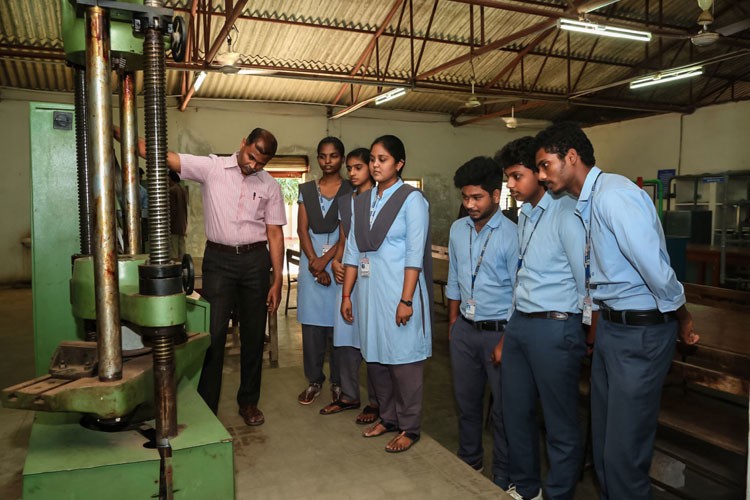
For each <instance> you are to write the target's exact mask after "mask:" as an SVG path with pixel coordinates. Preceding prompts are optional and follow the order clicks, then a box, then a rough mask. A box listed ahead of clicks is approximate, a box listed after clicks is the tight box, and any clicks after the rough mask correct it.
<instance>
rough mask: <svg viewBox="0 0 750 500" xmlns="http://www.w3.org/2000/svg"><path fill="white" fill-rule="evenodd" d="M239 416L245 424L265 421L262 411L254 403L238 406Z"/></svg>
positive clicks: (258, 423) (259, 423)
mask: <svg viewBox="0 0 750 500" xmlns="http://www.w3.org/2000/svg"><path fill="white" fill-rule="evenodd" d="M240 416H241V417H242V418H243V419H244V420H245V424H246V425H253V426H254V425H261V424H262V423H263V422H265V421H266V417H264V416H263V412H262V411H260V410H259V409H258V407H257V406H255V405H247V406H240Z"/></svg>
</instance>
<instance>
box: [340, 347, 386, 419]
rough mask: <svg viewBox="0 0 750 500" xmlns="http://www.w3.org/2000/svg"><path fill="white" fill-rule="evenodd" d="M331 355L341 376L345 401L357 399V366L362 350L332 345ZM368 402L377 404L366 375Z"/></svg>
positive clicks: (342, 393) (373, 390) (360, 362)
mask: <svg viewBox="0 0 750 500" xmlns="http://www.w3.org/2000/svg"><path fill="white" fill-rule="evenodd" d="M333 356H334V357H335V358H336V366H337V367H338V369H339V375H340V377H341V395H342V397H343V398H344V399H345V400H347V401H359V397H360V394H359V367H360V365H361V364H362V352H361V351H360V350H359V349H357V348H356V347H351V346H341V347H334V349H333ZM367 396H368V403H369V404H370V405H372V406H378V400H377V398H376V397H375V389H374V388H373V386H372V380H371V379H370V377H367Z"/></svg>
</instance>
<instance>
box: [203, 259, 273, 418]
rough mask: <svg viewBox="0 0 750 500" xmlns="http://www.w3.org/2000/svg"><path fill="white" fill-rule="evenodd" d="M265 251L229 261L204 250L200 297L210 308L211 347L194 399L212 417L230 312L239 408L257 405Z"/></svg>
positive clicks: (267, 266)
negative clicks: (236, 324) (236, 337)
mask: <svg viewBox="0 0 750 500" xmlns="http://www.w3.org/2000/svg"><path fill="white" fill-rule="evenodd" d="M270 269H271V258H270V256H269V254H268V249H267V248H265V247H261V248H258V249H256V250H254V251H251V252H249V253H244V254H239V255H234V254H228V253H220V252H217V251H216V250H212V249H211V248H206V253H205V254H204V256H203V289H202V294H203V298H205V299H206V300H207V301H208V302H209V303H210V304H211V346H210V347H209V348H208V351H206V357H205V359H204V362H203V372H201V378H200V382H199V383H198V393H199V394H200V395H201V396H202V397H203V400H204V401H205V402H206V404H207V405H208V407H209V408H211V410H212V411H213V412H214V413H216V412H217V411H218V408H219V396H220V394H221V379H222V370H223V367H224V345H225V344H226V340H227V327H228V325H229V317H230V315H231V314H232V310H234V311H236V312H237V316H238V317H239V320H240V343H241V346H240V389H239V391H238V392H237V403H238V404H239V405H240V406H244V405H257V404H258V399H259V398H260V376H261V367H262V366H263V341H264V338H265V333H266V317H267V316H268V308H267V307H266V298H267V296H268V289H269V287H270V283H269V279H270V277H269V273H270Z"/></svg>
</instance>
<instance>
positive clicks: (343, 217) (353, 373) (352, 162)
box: [320, 148, 378, 424]
mask: <svg viewBox="0 0 750 500" xmlns="http://www.w3.org/2000/svg"><path fill="white" fill-rule="evenodd" d="M369 162H370V150H369V149H367V148H358V149H355V150H354V151H352V152H350V153H349V154H348V155H347V156H346V170H347V172H348V173H349V181H350V182H351V183H352V187H353V188H354V192H353V193H352V194H351V195H348V194H346V195H344V196H342V197H341V198H339V199H338V200H337V201H338V206H339V220H340V225H341V226H340V227H341V234H340V236H339V245H338V250H337V251H336V256H335V257H334V259H333V261H332V262H331V267H332V269H333V273H334V279H335V281H336V284H337V285H338V287H337V288H338V290H339V293H338V299H339V300H338V301H337V302H336V308H335V311H334V316H335V320H334V325H333V355H334V356H336V363H337V365H338V367H339V373H340V375H341V397H340V398H339V399H338V401H333V402H331V404H329V405H328V406H326V407H325V408H323V409H322V410H320V414H321V415H330V414H332V413H338V412H340V411H343V410H351V409H357V408H359V406H360V399H359V393H360V391H359V367H360V365H361V364H362V353H361V352H360V340H359V331H358V330H357V328H356V324H355V323H349V322H347V321H344V318H342V317H341V314H340V313H339V311H340V310H341V289H342V287H341V285H343V283H344V274H345V272H344V265H343V264H342V263H341V261H342V259H343V258H344V247H345V244H346V236H347V235H348V234H349V229H350V228H351V224H352V213H353V212H354V198H355V197H356V196H358V195H359V194H361V193H364V192H368V191H369V190H370V189H372V187H373V186H374V185H375V180H374V179H373V178H372V176H371V175H370V167H369V165H368V164H369ZM356 291H357V290H356V286H355V287H354V288H353V289H352V292H351V295H352V297H354V298H352V301H356V300H357V299H356ZM367 392H368V397H369V404H368V405H367V406H365V408H364V410H363V411H362V412H361V413H360V414H359V415H358V416H357V419H356V422H357V423H358V424H369V423H372V422H374V421H375V420H376V419H377V418H378V400H377V398H376V397H375V390H374V389H373V387H372V383H371V382H370V380H369V378H368V380H367Z"/></svg>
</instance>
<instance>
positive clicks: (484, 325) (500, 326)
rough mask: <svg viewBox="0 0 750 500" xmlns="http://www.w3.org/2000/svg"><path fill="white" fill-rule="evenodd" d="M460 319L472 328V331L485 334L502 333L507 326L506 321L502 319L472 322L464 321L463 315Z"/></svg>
mask: <svg viewBox="0 0 750 500" xmlns="http://www.w3.org/2000/svg"><path fill="white" fill-rule="evenodd" d="M461 319H463V320H464V321H466V322H467V323H468V324H470V325H471V326H472V327H474V329H476V330H484V331H487V332H504V331H505V325H507V324H508V321H507V320H504V319H487V320H483V321H472V320H470V319H466V318H465V317H464V316H463V315H461Z"/></svg>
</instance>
